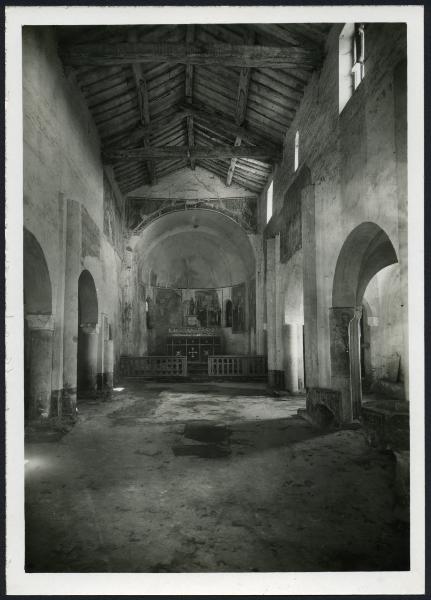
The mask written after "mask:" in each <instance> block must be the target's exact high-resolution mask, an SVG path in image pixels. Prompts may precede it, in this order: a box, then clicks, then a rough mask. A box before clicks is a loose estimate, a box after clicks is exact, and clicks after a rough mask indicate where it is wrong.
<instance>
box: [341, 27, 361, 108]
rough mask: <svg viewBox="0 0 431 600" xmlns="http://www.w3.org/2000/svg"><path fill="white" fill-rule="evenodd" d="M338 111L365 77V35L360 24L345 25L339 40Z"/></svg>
mask: <svg viewBox="0 0 431 600" xmlns="http://www.w3.org/2000/svg"><path fill="white" fill-rule="evenodd" d="M338 69H339V110H340V112H341V111H342V110H343V108H344V107H345V106H346V104H347V102H348V101H349V99H350V98H351V96H352V94H353V92H354V91H355V90H356V88H357V87H358V86H359V84H360V83H361V81H362V80H363V78H364V76H365V33H364V25H363V24H362V23H347V24H346V25H345V26H344V27H343V30H342V32H341V34H340V40H339V63H338Z"/></svg>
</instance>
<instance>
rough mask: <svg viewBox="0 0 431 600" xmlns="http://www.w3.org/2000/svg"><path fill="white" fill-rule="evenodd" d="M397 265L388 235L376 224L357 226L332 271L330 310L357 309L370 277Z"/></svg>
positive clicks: (395, 255)
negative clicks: (355, 307) (346, 307)
mask: <svg viewBox="0 0 431 600" xmlns="http://www.w3.org/2000/svg"><path fill="white" fill-rule="evenodd" d="M396 262H398V257H397V253H396V251H395V248H394V247H393V245H392V242H391V240H390V239H389V236H388V234H387V233H386V232H385V231H384V230H383V229H382V228H381V227H380V226H379V225H377V224H376V223H372V222H371V221H367V222H364V223H361V224H360V225H358V226H357V227H355V229H353V231H351V232H350V234H349V235H348V236H347V238H346V240H345V242H344V244H343V246H342V247H341V250H340V254H339V256H338V260H337V264H336V267H335V274H334V283H333V287H332V306H333V307H345V306H360V305H361V302H362V298H363V295H364V292H365V289H366V287H367V285H368V283H369V282H370V280H371V279H372V278H373V277H374V275H375V274H376V273H377V272H378V271H380V270H381V269H383V268H384V267H387V266H389V265H392V264H394V263H396Z"/></svg>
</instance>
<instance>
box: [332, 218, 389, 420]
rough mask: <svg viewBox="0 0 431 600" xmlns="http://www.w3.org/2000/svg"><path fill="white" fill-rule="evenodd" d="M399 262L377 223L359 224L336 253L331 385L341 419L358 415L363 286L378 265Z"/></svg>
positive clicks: (333, 291) (374, 272) (385, 234)
mask: <svg viewBox="0 0 431 600" xmlns="http://www.w3.org/2000/svg"><path fill="white" fill-rule="evenodd" d="M396 262H398V258H397V254H396V252H395V249H394V247H393V245H392V242H391V240H390V239H389V237H388V235H387V233H386V232H385V231H384V230H383V229H382V228H381V227H379V226H378V225H377V224H376V223H372V222H364V223H361V224H360V225H358V226H357V227H356V228H355V229H354V230H353V231H352V232H351V233H350V234H349V235H348V236H347V238H346V240H345V242H344V244H343V246H342V248H341V251H340V254H339V256H338V260H337V264H336V268H335V275H334V282H333V288H332V308H331V310H330V336H331V379H332V387H333V388H335V389H338V390H340V391H341V395H342V419H343V420H344V421H351V420H352V419H357V418H358V417H359V415H360V409H361V402H362V389H361V360H360V359H361V357H360V355H361V352H360V319H361V315H362V300H363V296H364V292H365V289H366V287H367V285H368V283H369V282H370V280H371V279H372V277H373V276H374V275H375V274H376V273H378V272H379V271H380V270H381V269H383V268H385V267H387V266H389V265H391V264H393V263H396Z"/></svg>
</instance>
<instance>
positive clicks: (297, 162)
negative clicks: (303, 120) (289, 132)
mask: <svg viewBox="0 0 431 600" xmlns="http://www.w3.org/2000/svg"><path fill="white" fill-rule="evenodd" d="M298 165H299V131H297V132H296V135H295V171H297V170H298Z"/></svg>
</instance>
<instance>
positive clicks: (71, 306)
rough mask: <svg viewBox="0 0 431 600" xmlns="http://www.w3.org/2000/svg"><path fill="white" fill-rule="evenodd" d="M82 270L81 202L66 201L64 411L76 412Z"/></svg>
mask: <svg viewBox="0 0 431 600" xmlns="http://www.w3.org/2000/svg"><path fill="white" fill-rule="evenodd" d="M80 272H81V205H80V204H79V202H76V200H68V201H67V227H66V269H65V279H64V334H63V403H62V404H63V406H62V408H63V414H65V415H72V416H75V413H76V386H77V349H78V348H77V344H78V279H79V274H80Z"/></svg>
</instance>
